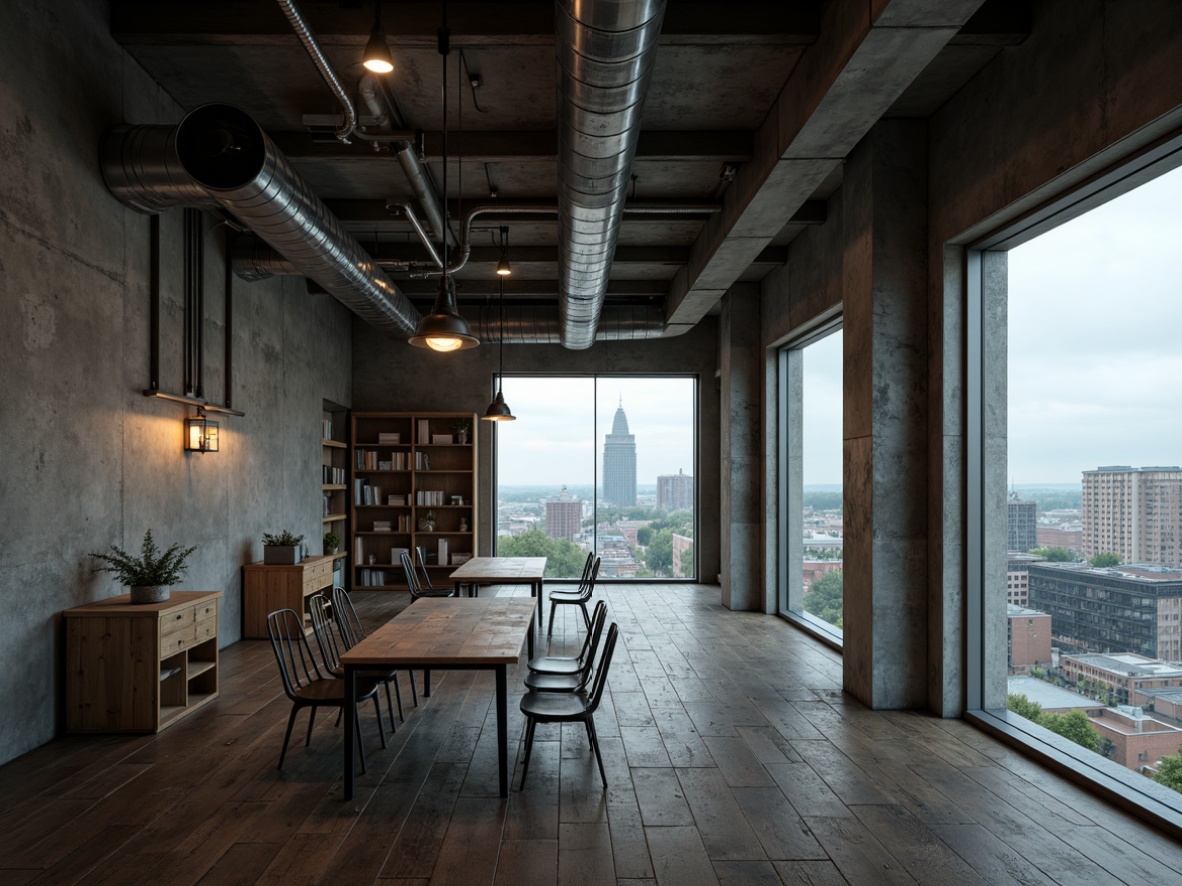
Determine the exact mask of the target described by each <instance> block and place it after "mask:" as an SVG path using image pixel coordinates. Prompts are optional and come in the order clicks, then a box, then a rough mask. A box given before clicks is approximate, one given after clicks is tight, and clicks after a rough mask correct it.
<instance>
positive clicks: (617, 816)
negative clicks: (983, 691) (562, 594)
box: [0, 585, 1182, 886]
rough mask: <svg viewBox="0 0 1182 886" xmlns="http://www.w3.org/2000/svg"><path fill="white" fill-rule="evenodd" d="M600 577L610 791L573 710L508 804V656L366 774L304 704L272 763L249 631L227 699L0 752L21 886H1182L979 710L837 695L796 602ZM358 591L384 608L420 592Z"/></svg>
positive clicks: (1143, 833)
mask: <svg viewBox="0 0 1182 886" xmlns="http://www.w3.org/2000/svg"><path fill="white" fill-rule="evenodd" d="M502 592H503V593H526V591H524V589H503V591H502ZM604 593H605V595H606V596H607V598H608V600H609V602H610V604H611V608H612V617H613V618H615V619H617V620H618V621H619V622H620V625H621V630H622V640H623V641H624V642H623V644H622V647H621V648H618V649H617V653H616V660H615V663H614V664H613V667H612V673H611V679H610V696H611V697H610V700H607V701H605V705H604V707H603V708H602V709H601V711H600V713H599V714H598V715H597V719H596V722H597V725H598V729H599V734H600V736H601V739H602V745H603V753H604V757H605V764H606V766H607V771H608V779H609V782H610V788H609V789H608V791H607V792H606V793H605V792H603V791H602V790H601V788H600V783H599V777H598V772H597V771H596V769H595V764H594V761H593V759H592V757H591V755H590V751H589V748H588V745H587V741H586V735H585V733H584V732H583V731H582V729H581V728H580V727H577V726H576V727H562V728H561V731H560V727H557V726H552V727H548V728H547V727H539V730H538V741H537V744H536V746H535V752H534V759H533V760H532V761H531V763H530V775H529V780H528V782H527V784H526V789H525V790H524V791H518V790H517V784H518V782H519V780H520V753H518V761H519V762H518V765H517V773H516V775H515V778H514V790H513V791H512V794H511V796H510V798H509V799H508V800H505V801H502V800H500V799H499V798H498V797H497V796H496V793H497V790H496V783H497V768H496V733H495V720H494V714H493V711H492V701H493V688H492V686H493V684H492V676H491V674H486V675H474V674H469V673H463V672H447V673H436V674H435V675H434V682H435V694H434V695H433V697H432V698H431V699H430V700H429V701H426V702H425V703H421V704H420V706H419V707H418V708H417V709H413V708H409V707H408V715H407V719H406V722H405V723H404V724H403V725H402V726H401V727H400V728H399V730H398V732H397V734H396V735H394V736H392V737H391V739H390V747H389V749H387V750H385V751H383V750H381V749H380V748H379V747H378V742H377V739H376V734H375V730H374V720H373V714H372V709H370V708H365V709H363V712H362V730H363V732H364V734H365V737H366V740H367V745H366V746H367V757H368V763H369V771H368V773H367V774H365V775H363V776H361V777H360V779H359V780H358V792H357V798H356V800H355V802H351V803H347V804H346V803H343V802H342V801H341V799H340V797H341V785H340V774H341V773H340V767H341V746H340V741H341V730H340V729H338V728H335V727H334V723H333V720H334V717H333V715H332V714H331V713H324V714H322V715H321V716H320V717H319V718H318V721H317V725H316V728H315V731H314V733H313V736H312V745H311V747H310V748H304V747H303V746H302V743H301V742H300V741H299V736H300V733H301V731H302V726H303V724H304V723H305V722H306V721H305V720H304V717H305V716H306V714H304V713H301V715H300V719H299V722H298V723H297V726H296V730H295V732H296V738H293V747H292V749H291V751H290V752H289V754H288V758H287V763H286V765H285V768H284V771H283V772H278V771H276V769H275V764H276V761H277V759H278V753H279V747H280V743H281V741H282V737H283V729H284V726H285V723H286V718H287V714H288V710H289V703H288V701H287V700H286V698H285V697H284V696H283V693H282V691H281V688H280V686H279V683H278V679H277V674H276V668H275V662H274V660H273V658H272V655H271V651H270V647H269V645H267V644H266V643H265V642H262V641H245V642H242V643H238V644H236V645H235V646H232V647H230V648H229V649H226V650H224V651H223V654H222V694H221V697H220V698H219V699H218V700H217V702H216V703H214V704H213V705H211V706H209V707H207V708H205V709H204V710H202V711H201V712H199V713H197V714H195V715H194V716H192V717H190V718H188V719H187V720H185V721H183V722H181V723H179V724H177V725H176V726H174V727H173V728H172V729H170V730H168V731H166V732H164V733H163V734H161V735H159V736H138V737H133V736H100V737H70V738H67V739H64V740H61V741H57V742H54V743H52V744H50V745H47V746H45V747H42V748H39V749H37V750H35V751H33V752H31V753H30V754H27V755H26V756H24V757H23V758H21V759H19V760H16V761H14V762H12V763H10V764H8V765H6V766H4V767H2V768H0V796H3V798H4V802H3V804H2V812H0V881H2V882H4V883H5V884H10V886H15V884H23V883H55V884H57V883H62V884H66V883H109V884H123V883H145V884H164V883H176V884H181V883H185V884H192V883H201V884H230V883H255V882H258V883H282V884H298V883H313V882H318V883H349V884H357V883H384V884H387V886H396V884H397V886H427V884H430V886H445V884H462V886H480V884H498V886H499V884H504V886H534V884H537V886H544V884H563V886H568V884H569V886H573V884H588V886H602V884H612V883H617V884H620V886H623V884H632V886H653V884H660V886H695V884H714V883H723V884H743V886H763V884H768V886H771V884H781V883H785V884H803V883H812V884H840V883H850V884H854V886H862V884H879V883H925V884H935V886H947V884H956V886H971V884H999V883H1021V884H1049V883H1059V884H1064V886H1068V884H1070V886H1081V884H1104V886H1110V884H1114V883H1137V884H1141V883H1144V884H1154V886H1164V884H1167V883H1177V882H1180V881H1182V848H1180V847H1179V845H1178V844H1176V843H1174V842H1173V841H1171V840H1170V839H1169V838H1168V837H1166V836H1164V835H1161V834H1159V833H1158V832H1156V831H1153V830H1151V829H1148V828H1146V827H1145V826H1143V825H1141V824H1140V823H1138V822H1137V821H1136V820H1135V819H1133V818H1131V817H1129V816H1128V815H1126V814H1124V813H1122V812H1119V811H1117V810H1115V809H1113V808H1111V807H1108V806H1107V805H1105V804H1104V803H1102V802H1100V801H1099V800H1097V799H1094V798H1093V797H1092V796H1090V795H1089V794H1087V793H1086V792H1084V791H1083V790H1081V789H1079V788H1077V787H1075V786H1074V785H1072V784H1070V783H1068V782H1066V781H1064V780H1062V779H1060V778H1058V777H1056V776H1054V775H1052V774H1051V773H1049V772H1048V771H1046V770H1044V769H1042V768H1040V767H1039V766H1038V765H1036V764H1034V763H1032V762H1029V761H1028V760H1026V759H1025V758H1023V757H1022V756H1020V755H1019V754H1017V753H1016V752H1014V751H1012V750H1010V749H1008V748H1007V747H1005V746H1004V745H1002V744H1000V743H998V742H996V741H994V740H993V739H991V738H989V737H987V736H986V735H984V734H982V733H980V732H978V731H976V730H975V729H973V728H972V727H969V726H967V725H966V724H964V723H962V722H960V721H941V720H937V719H934V718H932V717H930V716H926V715H922V714H912V713H876V712H872V711H869V710H867V709H866V708H865V707H863V706H862V705H861V704H859V703H857V702H856V701H854V700H853V699H851V698H849V697H847V696H844V695H843V694H842V692H841V671H840V669H841V662H840V659H839V658H838V656H836V655H835V654H834V653H832V652H831V651H829V650H827V649H826V648H825V647H823V646H821V645H820V644H818V643H816V642H814V641H813V640H811V639H809V638H808V637H806V636H804V635H802V634H801V633H799V632H798V631H796V630H794V629H793V628H792V627H790V626H789V625H787V624H786V623H784V622H782V621H780V620H778V619H776V618H769V617H765V616H759V615H751V614H739V613H729V612H726V611H725V610H723V609H722V608H721V606H720V605H719V603H718V597H719V594H718V589H717V588H703V587H687V586H648V585H644V586H624V587H612V588H610V589H608V590H607V591H605V592H604ZM357 599H358V602H359V604H360V608H361V609H362V611H363V615H364V617H365V619H366V620H367V621H368V622H370V623H371V624H378V623H380V622H381V621H383V620H385V619H387V618H389V617H390V616H391V615H393V614H394V613H395V612H396V611H398V610H399V609H400V608H401V607H402V606H403V605H405V598H404V597H401V596H398V597H393V596H387V595H381V594H377V593H367V594H359V595H358V597H357ZM569 608H570V607H564V611H563V612H561V613H560V616H559V617H560V619H562V625H561V627H562V628H563V630H564V632H565V633H564V634H563V638H564V639H563V643H565V644H566V645H567V646H571V647H573V646H574V645H576V644H577V643H578V642H579V638H578V634H577V631H576V627H577V624H576V619H577V615H576V614H574V613H571V612H568V611H566V610H568V609H569ZM557 633H558V631H557V628H556V636H557ZM561 646H562V643H556V647H558V648H561ZM511 687H515V688H513V689H512V690H511V691H512V692H513V693H515V694H516V693H519V692H520V688H519V687H520V675H518V677H517V678H516V679H514V680H512V681H511ZM403 695H404V699H405V700H406V702H407V704H408V705H409V700H410V696H409V692H407V691H406V689H405V687H404V691H403ZM510 711H511V714H512V719H511V722H510V727H509V728H510V739H511V747H513V746H517V741H518V737H519V735H520V733H521V717H520V714H519V713H518V712H517V705H516V701H515V700H511V701H510Z"/></svg>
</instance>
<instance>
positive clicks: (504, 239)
mask: <svg viewBox="0 0 1182 886" xmlns="http://www.w3.org/2000/svg"><path fill="white" fill-rule="evenodd" d="M512 273H513V269H512V268H510V267H509V228H508V226H506V225H502V226H501V260H500V261H499V262H497V276H499V277H508V276H509V275H510V274H512Z"/></svg>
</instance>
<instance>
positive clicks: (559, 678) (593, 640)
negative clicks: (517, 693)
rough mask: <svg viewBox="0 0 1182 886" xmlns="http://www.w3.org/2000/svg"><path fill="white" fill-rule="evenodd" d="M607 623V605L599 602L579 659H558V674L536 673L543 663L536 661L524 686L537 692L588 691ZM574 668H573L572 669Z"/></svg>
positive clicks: (549, 672)
mask: <svg viewBox="0 0 1182 886" xmlns="http://www.w3.org/2000/svg"><path fill="white" fill-rule="evenodd" d="M606 621H607V604H606V603H605V602H604V601H602V600H600V601H599V602H598V603H596V604H595V614H594V615H593V616H592V617H591V630H589V631H587V639H586V641H585V642H584V643H583V648H582V650H581V651H580V652H579V655H578V657H576V658H563V659H555V662H556V665H555V666H556V667H559V668H561V669H560V670H558V671H542V670H536V669H535V663H539V662H541V661H542V660H541V659H534V660H533V661H531V662H530V663H529V668H530V673H528V674H526V675H525V685H526V687H527V688H528V689H531V690H533V691H534V692H578V691H579V690H580V689H586V688H587V681H588V680H590V679H591V670H592V669H591V665H592V664H593V663H594V661H595V653H596V652H597V651H598V649H599V638H600V637H601V636H602V635H603V625H604V623H605V622H606ZM571 665H574V667H571Z"/></svg>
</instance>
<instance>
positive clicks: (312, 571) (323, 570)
mask: <svg viewBox="0 0 1182 886" xmlns="http://www.w3.org/2000/svg"><path fill="white" fill-rule="evenodd" d="M332 564H333V557H331V556H320V557H309V558H308V559H306V560H304V561H303V562H301V563H297V564H296V565H295V566H272V565H268V564H266V563H250V564H248V565H246V566H243V567H242V571H243V577H242V636H243V638H244V639H253V640H266V639H267V616H268V615H269V614H270V613H272V612H274V611H275V610H277V609H294V610H295V611H296V612H298V613H300V614H301V615H302V616H303V618H304V625H305V627H306V628H307V629H308V630H311V624H312V622H311V617H312V616H311V614H310V612H309V611H308V602H307V601H308V598H309V597H310V596H312V595H313V594H315V593H316V592H317V591H319V590H323V589H324V588H330V587H332Z"/></svg>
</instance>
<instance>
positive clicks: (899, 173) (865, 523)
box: [842, 120, 928, 708]
mask: <svg viewBox="0 0 1182 886" xmlns="http://www.w3.org/2000/svg"><path fill="white" fill-rule="evenodd" d="M842 192H843V212H844V217H845V234H844V238H845V246H844V257H843V261H842V266H843V301H844V324H843V326H844V349H845V354H844V361H843V362H844V387H845V397H844V400H845V410H844V417H843V421H844V431H843V435H844V438H845V439H844V453H843V475H844V507H845V545H844V548H845V568H844V574H845V616H844V623H845V626H844V645H845V668H844V677H843V683H844V686H845V689H846V690H847V691H849V692H851V693H852V694H854V695H855V696H857V697H858V698H859V699H861V700H862V701H864V702H865V703H866V704H868V705H870V706H871V707H873V708H910V707H923V706H925V705H926V703H927V673H926V672H927V660H928V659H927V408H928V403H927V369H928V367H927V311H926V298H927V130H926V125H925V124H924V123H921V122H917V121H906V120H898V121H887V122H884V123H879V124H878V125H876V126H875V127H874V129H873V130H872V131H871V132H870V134H869V135H867V136H866V138H864V139H863V140H862V141H861V142H860V143H859V145H858V147H857V148H855V150H854V151H853V153H851V155H850V159H849V162H848V164H847V166H846V171H845V177H844V184H843V187H842Z"/></svg>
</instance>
